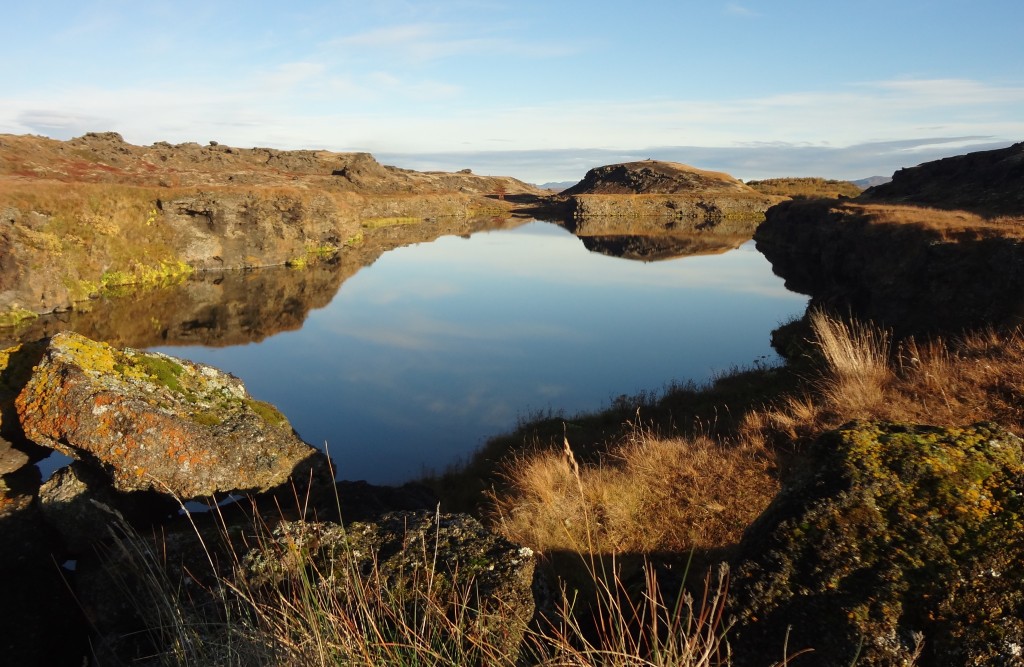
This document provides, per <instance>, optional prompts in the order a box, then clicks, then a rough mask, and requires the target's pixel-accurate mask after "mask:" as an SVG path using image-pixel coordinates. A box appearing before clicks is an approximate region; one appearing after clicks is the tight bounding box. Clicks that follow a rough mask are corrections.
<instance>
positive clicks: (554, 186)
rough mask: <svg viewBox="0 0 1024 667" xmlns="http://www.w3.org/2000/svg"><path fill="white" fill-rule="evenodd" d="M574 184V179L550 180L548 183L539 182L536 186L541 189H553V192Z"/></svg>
mask: <svg viewBox="0 0 1024 667" xmlns="http://www.w3.org/2000/svg"><path fill="white" fill-rule="evenodd" d="M574 185H576V181H551V182H550V183H541V184H540V185H538V186H537V187H538V188H540V189H541V190H554V191H555V192H561V191H562V190H565V189H566V188H571V187H572V186H574Z"/></svg>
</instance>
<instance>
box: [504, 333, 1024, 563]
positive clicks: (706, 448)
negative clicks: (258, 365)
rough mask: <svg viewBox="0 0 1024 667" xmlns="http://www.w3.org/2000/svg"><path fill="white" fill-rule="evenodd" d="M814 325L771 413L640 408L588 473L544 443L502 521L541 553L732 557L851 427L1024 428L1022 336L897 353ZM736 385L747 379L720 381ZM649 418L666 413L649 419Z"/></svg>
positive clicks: (508, 484)
mask: <svg viewBox="0 0 1024 667" xmlns="http://www.w3.org/2000/svg"><path fill="white" fill-rule="evenodd" d="M810 324H811V327H812V330H813V337H812V340H811V341H810V345H809V346H808V347H807V352H806V356H804V357H803V358H802V359H799V360H795V361H794V363H793V364H791V366H792V369H791V372H793V373H795V375H796V376H797V380H796V382H795V383H794V384H793V385H792V386H791V387H789V388H788V389H785V390H784V391H782V392H780V393H779V394H776V395H775V397H774V398H772V399H768V398H765V399H763V401H764V402H762V403H761V404H760V405H759V404H757V402H755V401H746V400H744V399H742V397H739V400H737V401H729V400H728V399H726V398H725V397H724V396H721V397H720V398H722V399H723V400H722V402H721V403H720V407H719V410H720V413H721V414H722V415H729V416H730V418H725V419H721V420H718V421H717V422H714V423H711V422H703V423H698V424H697V425H696V428H682V429H680V428H675V429H671V428H664V427H660V428H653V427H651V426H650V424H652V423H653V421H654V419H655V418H657V417H658V415H659V409H660V408H663V407H664V406H665V405H669V404H678V402H679V401H680V400H681V397H680V395H679V394H681V395H683V396H685V397H686V398H688V400H691V401H693V400H694V399H697V400H699V398H700V392H696V393H694V392H693V391H692V390H691V389H683V390H681V391H677V392H676V393H673V392H672V391H670V392H668V393H667V394H666V396H664V397H663V398H661V399H660V401H656V402H655V401H650V400H645V401H642V403H644V406H643V407H642V408H641V413H638V420H633V421H631V422H630V423H628V424H625V425H624V426H623V428H622V429H621V431H620V433H619V435H618V436H615V435H606V436H605V438H606V439H605V441H604V442H605V444H604V445H601V446H600V447H599V448H598V450H599V451H597V452H596V453H594V452H593V451H591V452H588V453H586V454H585V455H584V458H583V459H582V463H577V462H576V457H575V456H570V455H568V454H567V451H570V452H571V450H567V449H566V446H565V444H564V441H562V439H561V438H557V437H552V436H548V437H547V439H543V438H537V437H536V436H535V437H534V439H533V440H532V441H530V442H529V443H528V452H527V453H520V454H518V455H516V456H512V457H509V458H506V459H505V460H504V463H503V464H502V465H503V469H502V470H503V472H502V477H501V478H500V479H499V480H498V481H497V482H496V486H495V488H494V490H493V491H491V493H490V499H491V500H490V503H491V504H490V507H491V513H492V519H493V523H494V524H495V525H496V526H497V527H498V529H499V530H500V531H502V532H503V533H504V534H506V535H507V536H508V537H509V538H510V539H513V540H514V541H518V542H520V543H523V544H526V545H528V546H530V547H531V548H534V549H535V550H537V551H540V552H552V551H563V550H572V551H578V552H584V553H585V552H586V550H587V549H593V550H595V551H596V552H598V553H605V554H615V553H647V554H652V553H665V552H672V553H677V554H678V553H686V552H687V551H688V550H690V549H698V550H707V549H715V548H722V547H729V546H730V545H732V544H735V543H736V542H737V541H738V540H739V537H740V535H741V534H742V532H743V530H744V529H745V528H746V527H747V526H748V525H749V523H750V521H751V520H753V519H754V518H755V517H756V516H757V515H758V514H759V513H760V512H761V511H762V510H763V509H764V508H765V507H767V505H768V503H769V502H770V501H771V500H772V498H773V497H774V496H775V494H776V492H777V491H778V489H779V484H780V481H781V480H782V479H783V478H784V477H785V476H786V475H787V474H790V473H792V472H793V471H794V470H798V469H799V467H800V461H801V453H802V451H803V448H804V447H806V443H809V442H810V441H811V440H812V439H813V438H814V437H816V436H818V435H820V434H821V433H823V432H825V431H827V430H830V429H833V428H836V427H838V426H840V425H841V424H843V423H846V422H848V421H850V420H853V419H882V420H891V421H904V422H911V423H928V424H936V425H962V424H967V423H972V422H976V421H979V420H995V421H998V422H999V423H1001V424H1004V425H1006V426H1007V427H1008V428H1010V429H1011V430H1015V431H1017V432H1020V431H1021V430H1024V379H1022V378H1024V337H1022V335H1021V333H1020V332H1018V331H1011V332H1008V333H1004V332H997V331H984V332H976V333H972V334H968V335H964V336H962V337H958V338H956V339H950V340H940V339H936V340H932V341H928V342H920V343H918V342H916V341H914V340H912V339H908V340H903V341H900V342H898V343H894V342H893V341H892V340H891V339H890V337H889V335H888V334H887V333H886V332H884V331H881V330H879V329H877V328H875V327H873V326H872V325H870V324H868V323H864V322H858V321H856V320H842V319H839V318H835V317H830V316H827V315H825V314H823V313H814V314H812V315H811V317H810ZM785 372H789V371H783V370H781V369H766V370H754V371H746V372H744V373H741V374H739V376H737V377H740V378H744V379H743V380H742V381H743V382H748V383H754V384H756V383H757V381H758V378H757V377H756V376H758V375H761V376H771V375H773V374H779V373H785ZM730 380H732V381H733V382H736V379H735V378H722V379H720V380H719V383H718V384H719V385H721V384H722V383H726V384H728V383H729V382H730ZM760 380H761V381H767V379H766V378H765V377H761V378H760ZM776 380H777V378H776ZM719 389H720V387H719ZM708 391H709V393H712V394H714V393H715V391H716V388H715V387H711V388H709V390H708ZM770 395H771V394H763V396H770ZM730 403H731V404H730ZM644 411H646V412H647V413H648V414H651V415H653V416H654V417H653V418H652V419H650V420H646V421H643V420H644V414H643V412H644ZM566 421H568V422H569V423H573V422H574V421H576V420H572V419H570V420H566ZM643 423H646V424H648V425H647V426H643V425H640V424H643ZM524 432H526V431H524ZM596 439H597V440H600V438H596ZM575 465H578V466H579V474H578V476H577V475H576V474H575Z"/></svg>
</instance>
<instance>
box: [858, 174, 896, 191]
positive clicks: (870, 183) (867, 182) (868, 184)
mask: <svg viewBox="0 0 1024 667" xmlns="http://www.w3.org/2000/svg"><path fill="white" fill-rule="evenodd" d="M891 180H892V176H868V177H867V178H861V179H858V180H856V181H850V182H851V183H853V184H854V185H856V186H857V187H858V188H860V189H861V190H867V189H868V188H873V187H875V186H876V185H882V184H884V183H888V182H889V181H891Z"/></svg>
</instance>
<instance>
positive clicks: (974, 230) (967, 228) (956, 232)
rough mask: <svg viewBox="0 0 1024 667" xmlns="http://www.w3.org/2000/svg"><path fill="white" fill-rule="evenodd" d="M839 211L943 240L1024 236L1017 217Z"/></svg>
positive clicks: (885, 207)
mask: <svg viewBox="0 0 1024 667" xmlns="http://www.w3.org/2000/svg"><path fill="white" fill-rule="evenodd" d="M840 210H843V211H845V212H847V213H848V214H852V215H864V216H867V217H868V218H869V219H870V220H871V222H872V223H873V224H890V225H910V226H914V227H919V228H924V229H929V230H932V231H935V232H938V233H939V235H940V237H941V238H944V239H955V238H956V239H960V238H965V237H966V238H999V237H1009V238H1021V237H1024V218H1021V217H1019V216H1018V217H1013V216H998V217H984V216H981V215H978V214H976V213H971V212H968V211H962V210H945V209H939V208H932V207H929V206H911V205H901V204H853V203H844V204H842V206H841V207H840Z"/></svg>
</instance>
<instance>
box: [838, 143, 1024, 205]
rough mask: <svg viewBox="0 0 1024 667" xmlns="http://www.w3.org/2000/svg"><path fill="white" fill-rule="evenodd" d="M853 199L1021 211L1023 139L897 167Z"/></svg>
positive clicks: (1023, 176) (1023, 199) (1023, 179)
mask: <svg viewBox="0 0 1024 667" xmlns="http://www.w3.org/2000/svg"><path fill="white" fill-rule="evenodd" d="M858 200H859V201H871V202H889V203H894V204H901V203H909V204H917V205H924V206H933V207H935V208H941V209H952V210H963V211H970V212H972V213H976V214H979V215H983V216H986V217H994V216H1001V215H1009V216H1019V215H1021V214H1022V213H1024V142H1021V143H1017V144H1014V145H1012V146H1009V147H1007V148H999V149H996V150H991V151H978V152H975V153H968V154H966V155H958V156H955V157H948V158H944V159H942V160H935V161H933V162H926V163H924V164H920V165H918V166H916V167H911V168H908V169H900V170H899V171H897V172H896V173H894V174H893V175H892V180H891V181H890V182H888V183H883V184H881V185H876V186H874V187H872V188H870V189H869V190H867V191H866V192H864V194H863V195H861V196H860V197H858Z"/></svg>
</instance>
